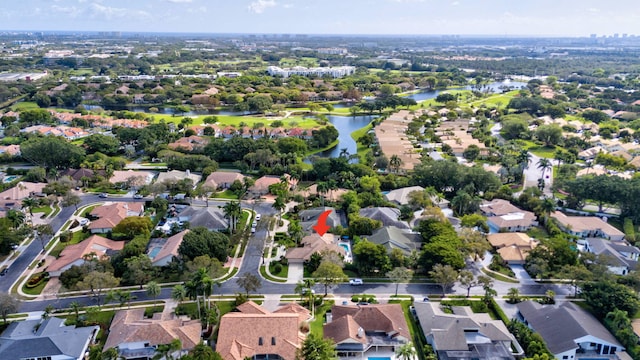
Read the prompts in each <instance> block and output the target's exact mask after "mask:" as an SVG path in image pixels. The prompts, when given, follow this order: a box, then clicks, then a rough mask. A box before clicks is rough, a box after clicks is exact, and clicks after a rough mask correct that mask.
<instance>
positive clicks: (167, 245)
mask: <svg viewBox="0 0 640 360" xmlns="http://www.w3.org/2000/svg"><path fill="white" fill-rule="evenodd" d="M188 232H189V229H187V230H183V231H181V232H179V233H177V234H175V235H173V236H170V237H168V238H167V239H166V240H165V241H164V243H162V245H159V246H152V247H150V248H149V250H148V251H147V255H148V256H149V258H150V259H151V265H153V266H165V265H167V264H169V263H170V262H171V260H173V258H174V257H178V248H179V247H180V244H182V240H183V239H184V236H185V235H186V234H187V233H188Z"/></svg>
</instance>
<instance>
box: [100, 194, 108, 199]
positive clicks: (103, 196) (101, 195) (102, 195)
mask: <svg viewBox="0 0 640 360" xmlns="http://www.w3.org/2000/svg"><path fill="white" fill-rule="evenodd" d="M98 196H99V197H101V198H103V199H105V198H108V197H109V194H107V193H100V195H98Z"/></svg>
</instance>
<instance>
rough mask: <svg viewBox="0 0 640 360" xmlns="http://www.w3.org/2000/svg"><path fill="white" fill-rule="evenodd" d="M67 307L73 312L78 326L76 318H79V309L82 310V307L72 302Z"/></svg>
mask: <svg viewBox="0 0 640 360" xmlns="http://www.w3.org/2000/svg"><path fill="white" fill-rule="evenodd" d="M69 307H70V308H71V310H72V311H73V313H74V314H75V316H76V318H75V319H76V325H77V324H78V317H79V316H80V309H81V308H82V305H80V303H79V302H77V301H74V302H72V303H71V304H69Z"/></svg>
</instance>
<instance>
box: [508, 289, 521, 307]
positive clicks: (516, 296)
mask: <svg viewBox="0 0 640 360" xmlns="http://www.w3.org/2000/svg"><path fill="white" fill-rule="evenodd" d="M507 297H508V299H509V303H511V304H515V303H518V302H520V290H518V288H514V287H512V288H510V289H509V291H508V292H507Z"/></svg>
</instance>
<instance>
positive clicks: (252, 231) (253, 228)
mask: <svg viewBox="0 0 640 360" xmlns="http://www.w3.org/2000/svg"><path fill="white" fill-rule="evenodd" d="M255 232H256V228H255V226H254V227H252V228H251V233H252V234H254V233H255Z"/></svg>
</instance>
